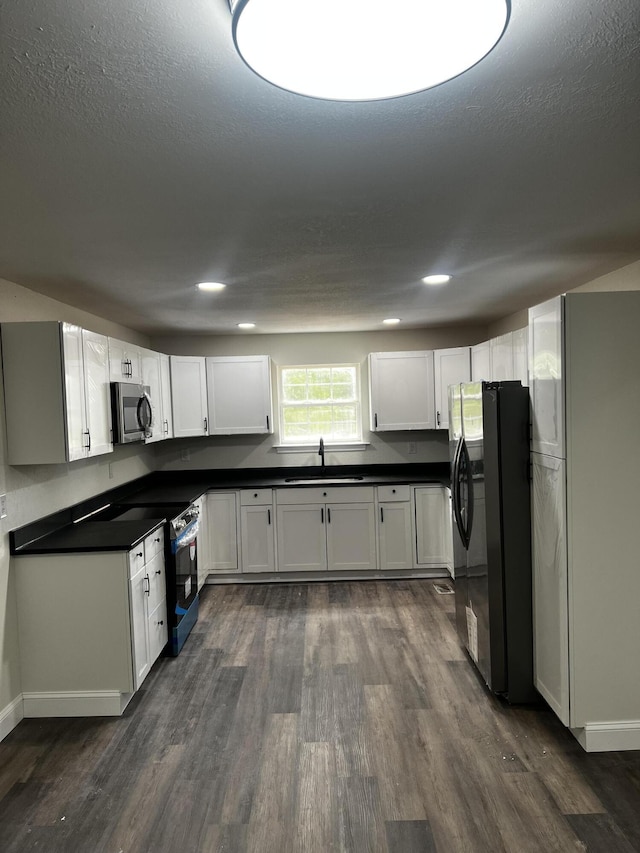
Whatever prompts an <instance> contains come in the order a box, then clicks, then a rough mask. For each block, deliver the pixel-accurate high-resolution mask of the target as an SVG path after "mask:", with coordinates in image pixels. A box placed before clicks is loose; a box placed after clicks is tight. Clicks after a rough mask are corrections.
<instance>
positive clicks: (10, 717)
mask: <svg viewBox="0 0 640 853" xmlns="http://www.w3.org/2000/svg"><path fill="white" fill-rule="evenodd" d="M23 717H24V705H23V702H22V693H21V694H20V695H19V696H16V698H15V699H12V700H11V702H9V704H8V705H5V706H4V708H2V710H0V740H4V738H6V736H7V735H8V734H9V733H10V732H12V731H13V730H14V729H15V727H16V726H17V725H18V723H19V722H20V720H22V718H23Z"/></svg>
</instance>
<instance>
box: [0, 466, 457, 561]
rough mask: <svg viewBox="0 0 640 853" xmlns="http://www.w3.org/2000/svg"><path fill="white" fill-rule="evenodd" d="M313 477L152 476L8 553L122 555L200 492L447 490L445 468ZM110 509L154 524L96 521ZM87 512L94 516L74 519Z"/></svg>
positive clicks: (84, 506) (56, 519) (32, 529)
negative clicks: (139, 512) (148, 513)
mask: <svg viewBox="0 0 640 853" xmlns="http://www.w3.org/2000/svg"><path fill="white" fill-rule="evenodd" d="M319 474H320V468H319V466H317V467H314V466H306V467H301V468H294V467H277V468H276V467H274V468H271V469H269V468H234V469H222V470H220V469H217V470H186V471H185V470H182V471H158V472H156V473H154V474H149V475H147V476H146V477H141V478H139V479H138V480H134V481H132V482H130V483H127V484H126V485H124V486H120V487H118V488H116V489H112V490H110V491H108V492H102V493H100V494H98V495H95V496H94V497H92V498H89V499H87V500H85V501H82V502H81V503H79V504H75V505H74V506H71V507H67V508H66V509H63V510H59V511H58V512H56V513H54V514H53V515H49V516H46V517H45V518H41V519H38V520H36V521H33V522H31V523H29V524H26V525H24V527H20V528H18V529H17V530H12V531H11V532H10V534H9V542H10V550H11V553H12V554H16V555H17V554H56V553H65V552H66V553H74V552H80V551H128V550H130V549H131V548H133V547H134V546H135V545H137V544H138V542H140V541H141V540H142V539H144V537H145V536H147V535H148V534H149V533H150V532H151V531H152V530H155V528H156V527H157V526H158V525H159V524H160V523H162V522H163V520H165V519H167V518H173V517H174V516H175V514H176V512H175V511H176V509H177V508H178V507H180V506H182V507H183V508H185V509H186V507H187V506H188V505H189V504H190V503H192V502H193V501H194V500H197V498H199V497H200V496H201V495H203V494H204V493H205V492H208V491H212V490H215V489H267V488H303V489H304V488H313V486H321V485H323V486H328V485H330V486H331V487H332V488H333V487H334V486H337V487H338V488H340V487H343V486H359V485H360V486H371V485H395V484H403V483H415V484H419V483H439V484H441V485H445V486H448V485H449V463H418V464H406V463H402V464H399V465H351V466H348V465H339V466H338V465H336V466H327V467H326V468H325V469H324V475H323V478H319V477H318V475H319ZM345 477H358V478H361V479H358V480H357V481H356V482H354V481H353V480H345V479H342V481H341V479H340V478H345ZM316 478H318V479H316ZM327 479H331V482H327ZM114 505H118V506H150V507H157V508H158V511H157V519H146V520H144V519H140V520H135V521H133V520H131V521H117V520H109V513H108V511H107V512H106V513H103V514H102V518H103V520H98V518H99V517H100V516H99V513H98V512H97V511H98V510H100V509H104V508H105V507H109V506H111V507H112V508H113V507H114ZM90 513H96V515H95V516H93V517H92V518H91V519H87V520H80V519H83V518H84V517H85V516H87V515H88V514H90ZM167 513H171V514H170V515H167ZM154 514H155V513H154ZM74 522H77V523H74Z"/></svg>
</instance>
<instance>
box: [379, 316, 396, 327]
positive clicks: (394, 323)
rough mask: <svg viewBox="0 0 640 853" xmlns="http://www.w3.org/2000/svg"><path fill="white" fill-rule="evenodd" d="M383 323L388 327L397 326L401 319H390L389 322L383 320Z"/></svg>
mask: <svg viewBox="0 0 640 853" xmlns="http://www.w3.org/2000/svg"><path fill="white" fill-rule="evenodd" d="M382 322H383V323H384V324H385V325H387V326H395V325H396V324H397V323H399V322H400V318H399V317H389V319H388V320H383V321H382Z"/></svg>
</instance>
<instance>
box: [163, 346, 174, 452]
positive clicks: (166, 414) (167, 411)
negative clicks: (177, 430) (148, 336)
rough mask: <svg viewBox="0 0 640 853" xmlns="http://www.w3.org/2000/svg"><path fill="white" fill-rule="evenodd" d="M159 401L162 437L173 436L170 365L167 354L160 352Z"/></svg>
mask: <svg viewBox="0 0 640 853" xmlns="http://www.w3.org/2000/svg"><path fill="white" fill-rule="evenodd" d="M160 401H161V405H162V423H161V424H160V428H161V430H162V437H163V438H173V413H172V411H171V367H170V366H169V356H168V355H164V354H163V353H160Z"/></svg>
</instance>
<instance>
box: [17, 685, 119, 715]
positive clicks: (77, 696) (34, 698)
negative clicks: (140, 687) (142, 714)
mask: <svg viewBox="0 0 640 853" xmlns="http://www.w3.org/2000/svg"><path fill="white" fill-rule="evenodd" d="M132 696H133V694H132V693H120V692H119V691H117V690H88V691H84V692H79V691H70V692H65V693H59V692H47V693H23V694H22V699H23V703H24V716H25V717H119V716H120V715H121V714H122V712H123V711H124V709H125V708H126V707H127V705H128V704H129V702H130V700H131V697H132Z"/></svg>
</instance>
